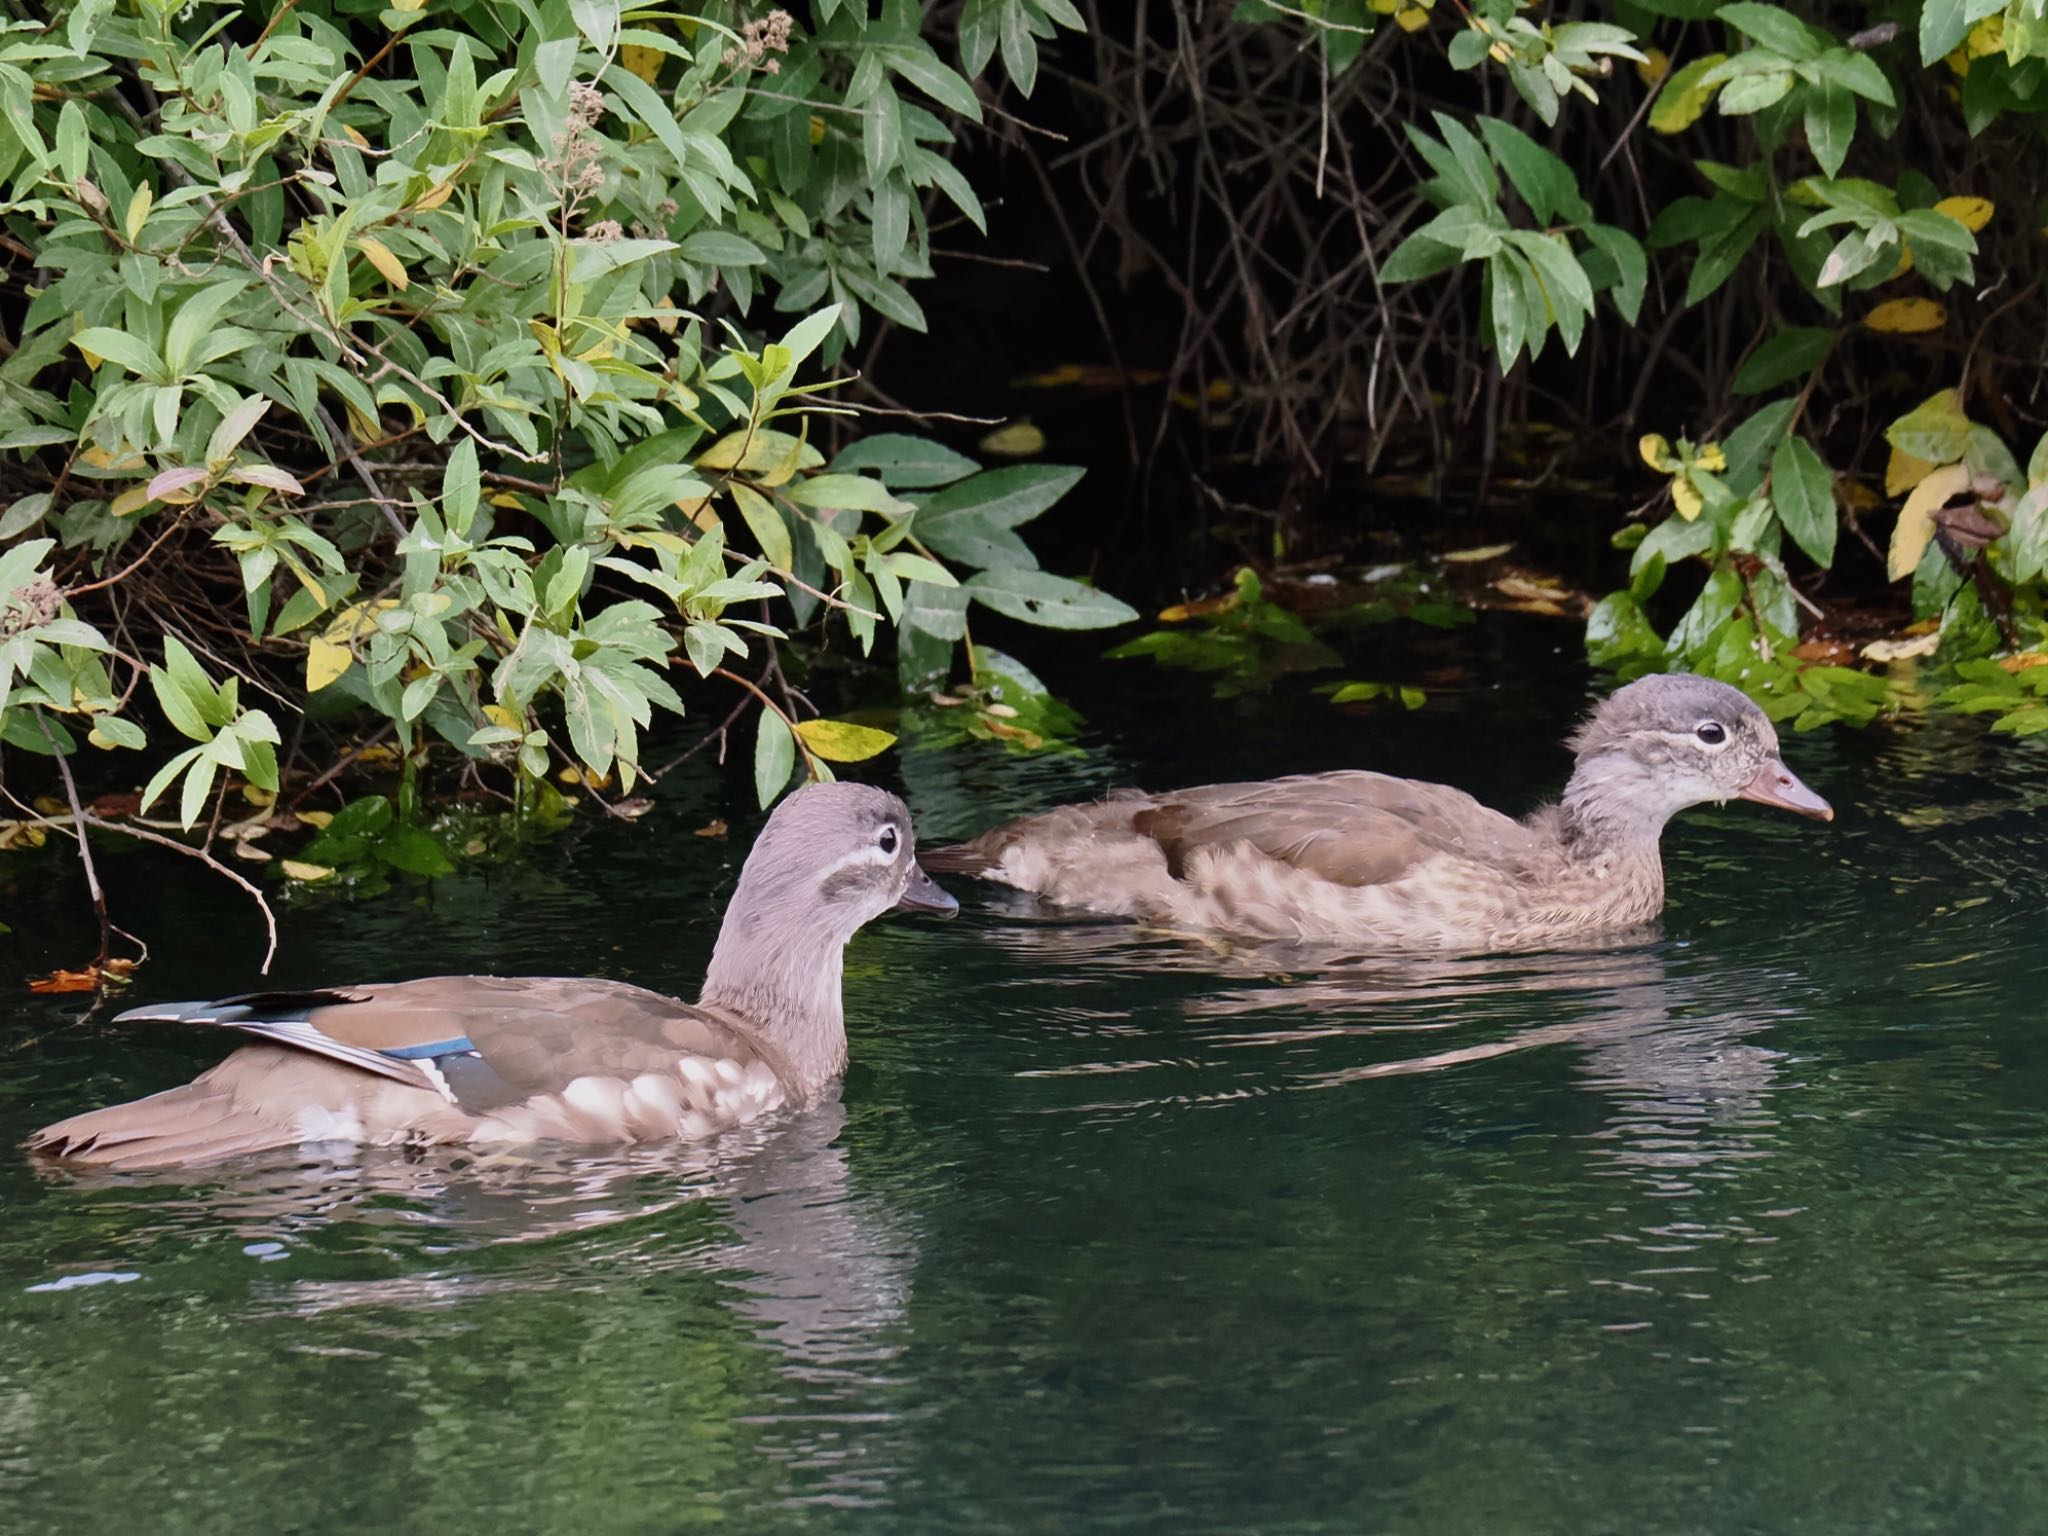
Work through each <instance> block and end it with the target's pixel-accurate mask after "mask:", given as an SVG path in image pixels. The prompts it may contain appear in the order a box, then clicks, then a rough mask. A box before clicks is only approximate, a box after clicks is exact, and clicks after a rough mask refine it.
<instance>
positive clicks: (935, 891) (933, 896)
mask: <svg viewBox="0 0 2048 1536" xmlns="http://www.w3.org/2000/svg"><path fill="white" fill-rule="evenodd" d="M896 910H897V911H898V912H929V913H931V914H932V916H934V917H951V916H953V914H954V913H956V912H958V911H959V910H960V903H959V902H958V901H956V900H954V899H953V895H952V893H951V892H950V891H947V890H944V889H942V888H941V887H940V885H939V883H938V882H937V881H936V880H934V879H932V877H931V876H930V875H928V874H926V873H925V872H924V866H923V865H922V864H913V865H911V866H910V884H908V885H906V886H905V887H904V888H903V895H902V896H901V897H900V898H898V900H897V902H896Z"/></svg>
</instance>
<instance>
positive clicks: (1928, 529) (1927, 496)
mask: <svg viewBox="0 0 2048 1536" xmlns="http://www.w3.org/2000/svg"><path fill="white" fill-rule="evenodd" d="M1969 484H1970V469H1969V466H1968V465H1966V464H1950V465H1948V466H1947V467H1946V468H1944V469H1937V470H1935V471H1934V472H1933V473H1932V474H1930V475H1929V476H1928V477H1927V478H1926V479H1925V480H1922V481H1921V482H1920V483H1919V484H1918V485H1916V486H1914V487H1913V494H1912V495H1910V496H1908V497H1907V498H1906V505H1905V507H1904V508H1903V509H1902V510H1901V511H1900V513H1899V521H1898V525H1897V526H1896V527H1894V528H1893V529H1892V547H1891V553H1890V556H1889V558H1887V559H1886V561H1885V573H1886V575H1888V576H1889V577H1890V578H1891V579H1892V580H1893V581H1901V580H1903V579H1905V578H1906V577H1908V576H1910V575H1912V574H1913V572H1914V570H1915V569H1916V568H1917V567H1918V566H1919V564H1920V557H1921V556H1922V555H1924V554H1926V553H1927V541H1928V540H1929V539H1931V538H1933V537H1934V514H1935V513H1936V512H1937V511H1939V510H1940V508H1941V506H1942V504H1943V503H1944V502H1946V501H1947V500H1948V499H1949V497H1951V496H1953V495H1955V494H1956V493H1957V492H1958V491H1962V490H1967V489H1968V488H1969Z"/></svg>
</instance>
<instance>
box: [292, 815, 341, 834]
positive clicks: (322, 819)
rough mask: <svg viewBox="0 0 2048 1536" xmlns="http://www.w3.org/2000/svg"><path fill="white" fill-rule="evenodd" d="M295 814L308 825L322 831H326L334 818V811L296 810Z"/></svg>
mask: <svg viewBox="0 0 2048 1536" xmlns="http://www.w3.org/2000/svg"><path fill="white" fill-rule="evenodd" d="M293 814H294V815H296V816H297V817H298V818H299V820H301V821H303V822H304V823H305V824H306V825H307V826H309V827H312V828H314V829H315V830H317V831H321V832H324V831H326V830H327V824H328V823H329V822H330V821H332V820H334V812H332V811H295V812H294V813H293Z"/></svg>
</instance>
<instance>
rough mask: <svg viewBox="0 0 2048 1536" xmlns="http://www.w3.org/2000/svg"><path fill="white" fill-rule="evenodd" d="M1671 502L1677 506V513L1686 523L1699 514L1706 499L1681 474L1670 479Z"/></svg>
mask: <svg viewBox="0 0 2048 1536" xmlns="http://www.w3.org/2000/svg"><path fill="white" fill-rule="evenodd" d="M1671 504H1672V505H1673V506H1675V507H1677V508H1678V515H1679V516H1680V517H1682V518H1684V519H1685V520H1686V521H1687V522H1688V523H1689V522H1691V521H1692V520H1693V519H1694V518H1696V517H1698V516H1699V515H1700V512H1701V510H1702V509H1703V508H1704V507H1705V506H1706V504H1707V500H1706V498H1705V497H1704V496H1702V495H1700V493H1699V488H1698V487H1697V486H1695V485H1694V484H1693V483H1692V482H1691V481H1690V480H1688V479H1686V478H1685V476H1683V475H1678V476H1675V477H1673V479H1672V481H1671Z"/></svg>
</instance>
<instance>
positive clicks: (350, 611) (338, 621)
mask: <svg viewBox="0 0 2048 1536" xmlns="http://www.w3.org/2000/svg"><path fill="white" fill-rule="evenodd" d="M397 606H398V599H397V598H395V597H380V598H378V599H377V600H376V601H374V602H363V603H350V604H349V605H348V606H347V607H346V608H343V609H342V610H341V611H340V612H338V613H336V614H335V616H334V617H333V618H332V619H331V620H329V621H328V625H327V630H326V633H325V634H324V635H323V636H322V638H323V639H326V640H330V641H332V642H334V643H335V644H337V645H346V644H348V642H349V641H351V640H361V639H362V638H364V637H365V636H366V635H371V634H375V633H376V630H377V615H378V614H380V613H387V612H389V611H390V610H391V609H393V608H396V607H397Z"/></svg>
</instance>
